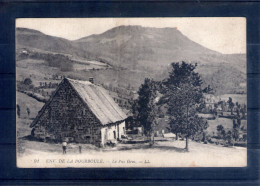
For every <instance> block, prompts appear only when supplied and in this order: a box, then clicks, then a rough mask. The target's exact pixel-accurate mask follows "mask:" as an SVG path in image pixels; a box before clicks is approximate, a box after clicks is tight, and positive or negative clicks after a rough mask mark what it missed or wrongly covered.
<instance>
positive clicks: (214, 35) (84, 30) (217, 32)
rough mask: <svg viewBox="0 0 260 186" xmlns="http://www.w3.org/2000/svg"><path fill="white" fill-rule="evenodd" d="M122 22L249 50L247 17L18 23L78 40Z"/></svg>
mask: <svg viewBox="0 0 260 186" xmlns="http://www.w3.org/2000/svg"><path fill="white" fill-rule="evenodd" d="M121 25H140V26H144V27H156V28H164V27H172V28H177V29H178V30H180V31H181V32H182V33H183V34H184V35H185V36H187V37H188V38H189V39H191V40H193V41H195V42H197V43H199V44H201V45H203V46H205V47H207V48H209V49H211V50H215V51H218V52H221V53H223V54H232V53H246V19H245V18H242V17H236V18H235V17H229V18H227V17H223V18H19V19H16V27H24V28H31V29H35V30H39V31H41V32H43V33H44V34H48V35H51V36H57V37H62V38H65V39H69V40H76V39H79V38H82V37H86V36H89V35H92V34H100V33H103V32H105V31H107V30H109V29H111V28H113V27H116V26H121Z"/></svg>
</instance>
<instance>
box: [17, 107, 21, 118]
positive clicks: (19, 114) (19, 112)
mask: <svg viewBox="0 0 260 186" xmlns="http://www.w3.org/2000/svg"><path fill="white" fill-rule="evenodd" d="M16 108H17V116H18V118H20V116H21V108H20V105H18V104H17V105H16Z"/></svg>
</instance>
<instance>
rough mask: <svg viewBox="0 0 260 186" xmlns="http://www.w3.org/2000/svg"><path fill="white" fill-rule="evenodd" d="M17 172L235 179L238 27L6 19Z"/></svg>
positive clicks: (241, 30)
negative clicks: (176, 170) (230, 172)
mask: <svg viewBox="0 0 260 186" xmlns="http://www.w3.org/2000/svg"><path fill="white" fill-rule="evenodd" d="M15 41H16V134H17V145H16V147H17V167H18V168H67V167H81V168H94V167H100V168H103V167H104V168H105V167H106V168H109V167H126V168H127V167H246V166H247V88H246V87H247V84H246V82H247V81H246V80H247V79H246V19H245V18H243V17H200V18H196V17H183V18H174V17H172V18H171V17H168V18H160V17H158V18H19V19H16V34H15Z"/></svg>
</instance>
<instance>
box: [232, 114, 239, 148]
mask: <svg viewBox="0 0 260 186" xmlns="http://www.w3.org/2000/svg"><path fill="white" fill-rule="evenodd" d="M232 138H233V146H234V143H235V141H237V140H238V138H239V126H238V123H237V122H236V120H235V119H233V130H232Z"/></svg>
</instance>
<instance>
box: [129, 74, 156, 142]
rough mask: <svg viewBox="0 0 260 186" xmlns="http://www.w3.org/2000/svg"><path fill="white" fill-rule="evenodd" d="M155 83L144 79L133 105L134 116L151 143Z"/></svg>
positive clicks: (154, 117) (154, 119)
mask: <svg viewBox="0 0 260 186" xmlns="http://www.w3.org/2000/svg"><path fill="white" fill-rule="evenodd" d="M156 84H157V83H156V82H155V81H153V80H151V79H148V78H146V79H145V80H144V83H143V84H142V85H141V86H140V88H139V91H138V95H139V97H138V100H137V101H136V103H135V106H134V107H135V109H134V115H135V118H136V120H137V122H138V123H139V125H141V126H142V127H143V129H144V134H145V135H146V136H147V137H148V138H149V140H150V142H152V143H153V136H154V126H155V125H156V124H157V122H156V121H157V120H156V116H157V112H156V110H157V108H156V99H155V98H156V92H157V91H156V87H157V85H156Z"/></svg>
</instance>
